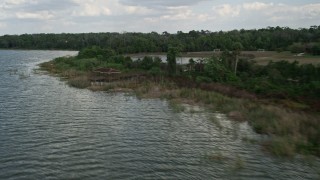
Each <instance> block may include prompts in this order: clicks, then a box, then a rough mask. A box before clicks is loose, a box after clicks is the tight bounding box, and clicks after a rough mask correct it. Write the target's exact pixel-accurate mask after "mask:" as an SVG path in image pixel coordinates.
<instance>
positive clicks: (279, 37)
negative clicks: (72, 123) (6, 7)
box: [0, 26, 320, 55]
mask: <svg viewBox="0 0 320 180" xmlns="http://www.w3.org/2000/svg"><path fill="white" fill-rule="evenodd" d="M234 42H240V43H241V44H242V45H243V49H244V50H258V49H264V50H269V51H285V50H290V51H292V52H295V53H299V52H301V53H302V52H306V53H310V54H313V55H320V26H311V27H310V28H300V29H291V28H288V27H268V28H264V29H258V30H256V29H253V30H244V29H241V30H233V31H228V32H224V31H219V32H210V31H204V30H201V31H194V30H193V31H190V32H188V33H184V32H182V31H178V32H177V33H174V34H170V33H168V32H163V33H161V34H159V33H157V32H151V33H131V32H124V33H80V34H69V33H63V34H23V35H4V36H0V48H2V49H61V50H81V49H83V48H86V47H92V46H98V47H101V48H110V49H113V50H115V51H116V52H117V53H120V54H121V53H139V52H167V50H168V47H169V46H175V47H179V49H180V51H183V52H194V51H212V50H214V49H220V50H227V49H232V45H233V43H234Z"/></svg>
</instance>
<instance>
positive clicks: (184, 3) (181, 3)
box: [119, 0, 209, 8]
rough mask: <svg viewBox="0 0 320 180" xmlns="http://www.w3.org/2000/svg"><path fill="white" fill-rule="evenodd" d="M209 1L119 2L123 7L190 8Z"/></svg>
mask: <svg viewBox="0 0 320 180" xmlns="http://www.w3.org/2000/svg"><path fill="white" fill-rule="evenodd" d="M204 1H209V0H197V1H195V0H119V2H120V3H121V4H123V5H133V6H144V7H151V8H155V7H174V6H191V5H195V4H198V3H201V2H204Z"/></svg>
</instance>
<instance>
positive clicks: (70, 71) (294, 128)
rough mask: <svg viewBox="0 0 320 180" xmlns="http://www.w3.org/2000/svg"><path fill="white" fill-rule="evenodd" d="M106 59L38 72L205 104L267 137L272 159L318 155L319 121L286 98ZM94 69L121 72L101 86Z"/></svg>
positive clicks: (63, 63) (56, 63)
mask: <svg viewBox="0 0 320 180" xmlns="http://www.w3.org/2000/svg"><path fill="white" fill-rule="evenodd" d="M108 53H112V52H108ZM110 57H111V58H108V59H103V58H101V57H98V58H84V57H82V58H79V57H68V58H57V59H55V60H53V61H50V62H46V63H43V64H41V65H40V67H41V69H43V70H46V71H48V72H50V73H52V74H55V75H58V76H59V77H61V78H62V79H64V80H66V82H67V83H68V84H69V85H70V86H72V87H76V88H87V89H90V90H93V91H122V92H123V91H125V92H128V91H129V92H135V94H136V95H137V96H138V97H139V98H165V99H168V100H170V101H171V102H174V103H173V105H176V104H177V103H178V104H179V103H189V104H199V105H203V106H205V107H207V108H208V109H210V110H212V111H219V112H222V113H225V114H227V115H228V116H229V117H230V118H231V119H233V120H236V121H248V122H249V124H250V125H251V126H252V127H253V129H254V130H255V131H256V132H258V133H261V134H267V135H268V136H269V137H270V138H269V139H270V140H268V141H267V142H263V147H264V148H265V149H266V150H268V151H269V152H271V153H273V154H275V155H278V156H293V155H295V154H296V153H302V154H314V155H317V156H320V123H319V119H320V118H319V115H318V114H316V113H317V112H310V111H304V109H306V108H305V105H304V104H299V103H296V102H292V101H290V100H286V99H284V100H277V101H274V99H261V98H257V97H256V96H255V95H254V94H251V93H248V92H247V91H244V90H239V89H237V88H236V87H233V86H231V85H226V84H221V83H213V82H211V83H205V82H203V81H200V82H197V80H198V79H199V78H196V81H195V80H193V79H192V78H189V76H188V74H187V75H181V76H180V77H179V76H167V75H166V74H165V73H164V71H162V69H161V67H162V65H161V63H160V62H159V60H157V59H152V58H145V59H143V60H142V61H137V62H132V60H130V59H127V58H125V57H121V56H110ZM119 62H121V63H119ZM141 67H143V68H142V69H141ZM217 67H220V66H217ZM96 68H114V69H118V70H120V71H121V72H122V73H121V74H118V75H112V78H110V77H109V76H108V75H103V76H104V82H103V83H101V82H97V81H96V80H97V79H98V77H99V76H102V75H101V74H100V75H97V74H96V73H94V72H93V70H94V69H96ZM139 68H140V69H139ZM218 70H221V69H218ZM222 70H223V69H222ZM187 73H188V72H187ZM212 73H214V72H212ZM191 75H192V74H190V76H191ZM214 75H215V74H214ZM106 76H108V77H106ZM202 78H205V77H202ZM204 80H205V79H204ZM257 84H258V83H254V85H257ZM279 102H281V103H279ZM174 109H176V110H177V112H179V111H182V110H183V109H181V106H176V107H175V108H174Z"/></svg>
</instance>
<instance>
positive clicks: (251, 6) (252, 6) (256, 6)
mask: <svg viewBox="0 0 320 180" xmlns="http://www.w3.org/2000/svg"><path fill="white" fill-rule="evenodd" d="M273 5H274V4H273V3H268V4H266V3H262V2H252V3H244V4H243V5H242V6H243V8H244V9H245V10H255V11H258V10H263V9H267V8H270V7H272V6H273Z"/></svg>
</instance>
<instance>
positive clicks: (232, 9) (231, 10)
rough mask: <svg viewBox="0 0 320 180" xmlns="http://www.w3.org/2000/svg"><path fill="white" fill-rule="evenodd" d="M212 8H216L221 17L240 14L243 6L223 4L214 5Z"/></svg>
mask: <svg viewBox="0 0 320 180" xmlns="http://www.w3.org/2000/svg"><path fill="white" fill-rule="evenodd" d="M212 10H214V11H215V12H216V13H217V14H218V15H219V16H220V17H236V16H239V14H240V11H241V6H239V5H235V6H232V5H230V4H222V5H220V6H214V7H213V8H212Z"/></svg>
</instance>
